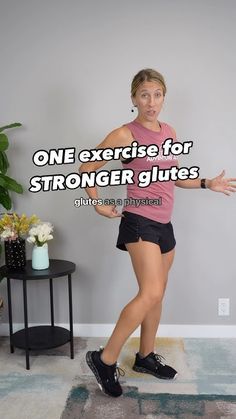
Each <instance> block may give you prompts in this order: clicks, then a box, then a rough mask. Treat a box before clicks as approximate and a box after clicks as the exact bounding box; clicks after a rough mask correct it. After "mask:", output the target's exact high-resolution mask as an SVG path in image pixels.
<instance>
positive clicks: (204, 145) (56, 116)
mask: <svg viewBox="0 0 236 419" xmlns="http://www.w3.org/2000/svg"><path fill="white" fill-rule="evenodd" d="M235 18H236V3H235V1H233V0H232V1H231V0H227V1H225V2H223V1H218V0H204V1H203V0H202V1H198V2H196V1H193V0H191V1H189V0H179V1H177V0H176V1H173V0H165V1H157V0H155V1H154V0H149V1H146V2H143V1H140V0H128V1H119V2H116V1H111V0H100V1H97V2H95V1H91V0H89V1H86V2H85V1H79V0H70V1H62V0H49V1H47V2H46V1H44V2H39V1H32V0H20V1H19V0H10V1H9V0H7V1H6V0H5V1H1V4H0V51H1V77H0V92H1V100H0V107H1V109H0V125H3V124H6V123H10V122H13V121H20V122H21V123H22V124H23V127H22V128H20V129H18V130H12V131H11V132H9V137H10V141H11V147H10V150H9V158H10V161H11V171H10V174H11V175H12V176H13V177H15V178H17V179H18V180H19V181H20V182H21V183H22V184H23V185H24V186H25V193H24V195H23V196H16V195H14V205H15V209H16V210H17V211H18V212H19V213H22V212H26V213H27V214H29V215H30V214H32V213H37V215H38V216H40V217H41V218H42V219H43V220H47V221H51V222H52V223H53V224H54V225H55V239H54V240H53V241H52V242H50V256H51V257H55V258H64V259H69V260H72V261H74V262H75V263H76V264H77V271H76V274H74V276H73V278H74V281H73V299H74V320H75V322H76V323H114V322H115V321H116V320H117V318H118V316H119V313H120V311H121V309H122V308H123V306H124V305H125V304H126V303H127V302H128V301H129V300H130V299H131V298H132V297H133V296H134V295H135V293H136V291H137V285H136V279H135V277H134V274H133V272H132V268H131V264H130V261H129V256H128V254H127V253H126V252H121V251H119V250H118V249H116V248H115V243H116V238H117V233H118V225H119V220H109V219H107V218H104V217H101V216H98V215H97V214H96V213H95V211H94V210H93V208H91V207H89V208H86V207H83V208H79V209H78V208H75V207H74V205H73V202H74V199H75V198H79V197H81V196H83V197H85V196H86V194H85V192H84V190H81V189H77V190H76V191H70V190H65V191H57V192H39V193H37V194H32V193H30V192H28V191H27V189H28V187H29V180H30V178H31V177H32V176H36V175H45V174H49V173H63V174H65V175H66V174H67V173H71V172H76V171H77V169H78V166H79V162H76V164H74V165H62V166H53V167H47V166H45V167H43V168H37V167H36V166H35V165H34V164H33V162H32V155H33V154H34V152H35V151H36V150H38V149H46V150H49V149H50V148H62V147H76V151H77V153H78V152H79V151H80V150H82V149H84V148H93V147H94V146H96V145H97V144H98V143H99V142H101V140H102V139H103V138H104V137H105V135H106V134H107V133H108V132H109V131H111V130H112V129H114V128H116V127H118V126H120V125H121V124H123V123H125V122H128V121H130V120H131V119H133V118H134V114H132V113H131V111H130V110H131V101H130V83H131V80H132V78H133V76H134V74H135V73H136V72H137V71H139V70H140V69H142V68H145V67H153V68H155V69H157V70H159V71H160V72H161V73H163V74H164V76H165V79H166V82H167V88H168V91H167V97H166V101H165V106H164V110H163V112H162V114H161V115H160V120H163V121H166V122H168V123H170V124H171V125H173V126H174V128H175V129H176V131H177V135H178V139H179V140H180V141H186V140H193V142H194V146H193V149H192V151H191V154H190V155H189V156H185V157H182V158H181V159H180V162H181V164H182V165H186V166H188V167H190V166H192V165H198V166H200V176H201V177H208V178H211V177H214V176H216V175H218V174H219V173H220V172H221V170H222V169H226V175H227V176H236V167H235V155H236V142H235V130H234V121H235V97H236V91H235V90H236V89H235V70H236V69H235V66H236V60H235V37H236V29H235ZM107 167H110V168H111V167H112V168H115V167H120V165H119V163H117V162H114V163H113V164H109V165H108V166H107ZM101 195H102V196H110V197H114V198H117V197H119V198H122V197H124V195H125V189H124V187H121V186H119V187H113V188H107V190H106V191H105V190H102V191H101ZM235 209H236V197H235V196H231V197H227V196H225V195H223V194H217V193H213V192H211V191H205V190H180V189H179V188H176V203H175V209H174V214H173V220H172V221H173V224H174V228H175V234H176V240H177V247H176V258H175V262H174V265H173V268H172V271H171V273H170V278H169V285H168V288H167V292H166V297H165V304H164V309H163V316H162V323H165V324H168V323H169V324H204V325H207V324H219V325H233V324H235V321H236V309H235V294H236V292H235V291H236V287H235V280H236V265H235V231H236V219H235ZM30 257H31V248H30V247H29V248H28V258H30ZM29 292H30V299H29V300H30V301H29V305H30V307H29V308H30V321H32V322H36V323H38V322H46V321H47V319H48V316H49V305H48V284H46V283H45V284H44V283H30V284H29ZM1 294H3V296H4V298H5V299H6V284H5V282H2V284H1ZM21 297H22V293H21V284H19V283H18V282H16V281H15V283H14V287H13V298H15V301H17V304H15V306H14V313H13V314H14V316H15V319H17V321H18V322H20V321H22V318H23V317H22V309H21ZM218 297H230V299H231V313H230V316H229V317H223V318H221V317H220V318H219V317H218V315H217V299H218ZM55 303H56V305H57V309H56V317H57V321H59V322H62V323H63V322H67V321H68V316H67V305H66V303H67V292H66V281H63V279H60V280H58V282H57V286H56V296H55ZM5 320H6V321H7V313H6V314H5ZM3 321H4V319H3Z"/></svg>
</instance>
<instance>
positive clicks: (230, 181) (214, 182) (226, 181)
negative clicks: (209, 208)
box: [208, 170, 236, 195]
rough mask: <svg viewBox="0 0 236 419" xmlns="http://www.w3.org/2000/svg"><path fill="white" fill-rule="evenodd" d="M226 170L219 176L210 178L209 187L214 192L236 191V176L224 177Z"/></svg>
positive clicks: (228, 193)
mask: <svg viewBox="0 0 236 419" xmlns="http://www.w3.org/2000/svg"><path fill="white" fill-rule="evenodd" d="M224 175H225V170H222V172H221V174H220V175H219V176H216V177H214V178H213V179H210V180H209V186H208V188H209V189H210V190H211V191H214V192H222V193H224V194H225V195H231V193H230V192H236V178H233V177H232V178H224Z"/></svg>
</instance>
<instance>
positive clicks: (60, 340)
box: [0, 259, 76, 370]
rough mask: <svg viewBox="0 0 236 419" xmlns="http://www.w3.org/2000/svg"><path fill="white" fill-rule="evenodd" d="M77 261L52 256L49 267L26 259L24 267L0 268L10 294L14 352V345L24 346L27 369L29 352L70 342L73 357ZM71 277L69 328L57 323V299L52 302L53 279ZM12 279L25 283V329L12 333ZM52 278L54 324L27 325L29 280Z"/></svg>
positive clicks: (52, 321) (11, 336)
mask: <svg viewBox="0 0 236 419" xmlns="http://www.w3.org/2000/svg"><path fill="white" fill-rule="evenodd" d="M75 268H76V266H75V264H74V263H73V262H69V261H67V260H59V259H50V265H49V268H48V269H43V270H34V269H32V261H31V260H27V262H26V266H25V268H24V270H15V269H14V270H13V269H9V268H7V267H6V265H4V266H2V267H1V268H0V273H1V275H2V276H4V277H6V278H7V294H8V313H9V330H10V349H11V353H13V352H14V347H16V348H21V349H25V357H26V369H27V370H29V369H30V365H29V351H30V350H36V349H37V350H40V349H50V348H56V347H58V346H61V345H64V344H65V343H67V342H70V357H71V359H73V358H74V344H73V312H72V286H71V274H72V273H73V272H74V271H75ZM62 276H68V298H69V323H70V330H67V329H65V328H64V327H59V326H55V325H54V302H53V279H55V278H59V277H62ZM11 279H17V280H20V281H22V284H23V305H24V325H25V327H24V329H22V330H19V331H17V332H15V333H13V325H12V301H11V281H10V280H11ZM39 279H49V286H50V308H51V325H48V326H34V327H28V308H27V281H28V280H33V281H36V280H39Z"/></svg>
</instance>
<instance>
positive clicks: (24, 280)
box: [23, 278, 30, 370]
mask: <svg viewBox="0 0 236 419" xmlns="http://www.w3.org/2000/svg"><path fill="white" fill-rule="evenodd" d="M23 300H24V322H25V359H26V369H27V370H29V369H30V365H29V330H28V309H27V282H26V279H25V278H24V279H23Z"/></svg>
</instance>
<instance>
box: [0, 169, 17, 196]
mask: <svg viewBox="0 0 236 419" xmlns="http://www.w3.org/2000/svg"><path fill="white" fill-rule="evenodd" d="M0 186H2V187H3V188H6V189H9V190H11V191H14V192H16V193H23V187H22V186H21V185H20V184H19V183H17V182H16V181H15V180H14V179H12V178H11V177H9V176H5V175H3V174H2V173H0Z"/></svg>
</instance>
